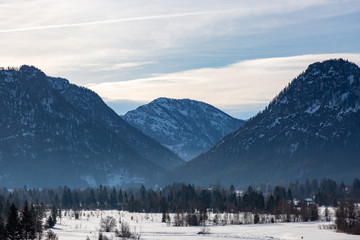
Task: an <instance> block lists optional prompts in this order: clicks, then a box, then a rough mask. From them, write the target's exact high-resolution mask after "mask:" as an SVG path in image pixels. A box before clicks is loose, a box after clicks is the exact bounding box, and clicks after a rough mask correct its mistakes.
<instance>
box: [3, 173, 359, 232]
mask: <svg viewBox="0 0 360 240" xmlns="http://www.w3.org/2000/svg"><path fill="white" fill-rule="evenodd" d="M305 198H309V199H311V200H312V202H309V201H306V200H305ZM346 202H360V181H359V179H355V180H354V181H353V183H352V184H350V185H345V184H344V183H340V184H338V183H336V182H335V181H333V180H330V179H322V180H321V181H320V182H318V181H317V180H316V179H315V180H311V181H310V180H306V181H305V182H303V183H300V182H296V183H291V184H288V186H286V187H284V186H275V187H273V186H271V185H269V184H262V185H259V186H256V187H251V186H249V187H248V188H247V189H246V190H244V191H239V190H235V187H234V186H233V185H231V186H230V187H228V188H226V187H223V186H221V185H220V184H214V185H212V186H210V187H208V188H202V187H196V186H194V185H190V184H185V183H173V184H171V185H168V186H165V187H163V188H145V186H141V187H140V188H127V189H121V188H115V187H107V186H99V187H96V188H86V189H70V188H68V187H66V186H65V187H58V188H44V189H28V188H26V187H23V188H20V189H13V190H8V189H6V188H2V189H0V218H1V219H0V220H1V221H0V222H1V223H0V228H1V229H5V232H8V231H11V229H10V225H14V224H10V223H11V222H12V221H13V220H11V219H9V216H10V215H11V214H10V212H12V214H13V217H15V213H14V212H15V210H14V209H17V211H18V212H19V215H18V217H17V219H18V222H19V224H18V225H19V226H24V224H23V223H22V224H20V222H21V221H22V219H23V217H24V216H25V215H24V216H23V211H24V210H25V206H27V207H26V209H29V211H30V213H31V214H30V215H29V216H32V217H31V218H32V219H36V218H37V217H38V216H39V215H38V214H39V211H40V208H41V210H42V214H44V211H45V210H46V209H53V210H52V212H53V214H50V216H49V217H48V218H47V219H46V222H45V223H44V225H46V226H49V227H51V226H53V225H54V224H55V223H56V218H57V217H59V213H61V209H64V210H65V209H72V210H74V211H75V213H76V212H79V211H81V210H90V209H103V210H106V209H118V210H127V211H130V212H153V213H162V214H163V221H167V218H168V217H167V216H168V214H169V213H176V216H177V217H179V218H181V216H182V215H183V214H184V213H186V216H185V217H186V218H187V222H191V224H189V225H194V224H195V225H196V224H200V223H201V222H202V221H204V219H205V220H206V218H207V216H206V214H207V212H208V210H209V209H211V211H212V212H214V213H236V212H251V213H254V214H255V215H254V223H257V222H261V218H260V216H262V215H264V214H270V215H273V216H275V219H271V220H270V221H276V218H278V217H279V218H280V216H281V219H282V220H283V221H300V220H301V221H314V220H317V219H318V218H319V216H318V209H317V206H318V205H325V206H337V205H338V204H339V203H346ZM29 203H30V204H29ZM341 206H342V205H341V204H340V207H339V209H344V211H345V212H347V213H343V215H339V216H340V218H338V219H345V220H344V221H346V224H343V225H341V224H340V225H339V230H340V229H344V230H341V231H345V230H346V229H353V227H352V226H353V225H354V224H355V225H356V221H358V219H359V215H360V214H355V217H354V214H352V215H351V214H350V215H349V214H348V212H349V210H348V208H347V207H346V205H345V207H341ZM19 209H20V210H19ZM339 211H340V210H339ZM354 211H355V210H354ZM25 212H27V211H25ZM355 212H356V211H355ZM42 216H43V217H44V215H42ZM341 216H345V217H343V218H341ZM348 219H350V220H348ZM351 219H356V221H355V220H354V221H352V220H351ZM10 220H11V221H10ZM338 222H339V223H340V221H338ZM349 222H350V223H351V224H350V223H349ZM193 223H194V224H193ZM348 223H349V224H348ZM35 225H36V224H35ZM35 225H34V226H35ZM342 226H347V227H342ZM7 228H8V229H7ZM1 229H0V231H2V232H4V230H1ZM351 231H353V230H351ZM36 234H37V235H39V234H40V232H36ZM10 239H11V238H10Z"/></svg>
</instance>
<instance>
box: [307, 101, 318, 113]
mask: <svg viewBox="0 0 360 240" xmlns="http://www.w3.org/2000/svg"><path fill="white" fill-rule="evenodd" d="M320 106H321V104H320V103H319V102H318V101H316V102H315V103H314V104H313V105H311V106H310V107H309V108H308V109H306V110H305V112H306V113H309V114H313V113H315V112H316V111H317V110H319V109H320Z"/></svg>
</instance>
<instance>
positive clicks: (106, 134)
mask: <svg viewBox="0 0 360 240" xmlns="http://www.w3.org/2000/svg"><path fill="white" fill-rule="evenodd" d="M62 81H63V80H62ZM60 82H61V81H56V79H49V78H48V77H47V76H46V75H45V74H44V73H43V72H42V71H40V70H38V69H36V68H34V67H29V66H22V67H21V68H20V69H19V70H17V69H9V70H1V71H0V116H1V117H0V127H1V131H0V164H1V168H0V185H2V186H7V187H12V186H23V185H24V184H26V185H27V186H38V187H42V186H59V185H68V186H76V187H79V186H88V185H95V184H108V185H124V184H133V183H150V184H151V183H153V182H155V183H156V181H157V180H156V178H157V177H158V176H159V175H160V173H163V172H164V171H166V170H165V169H164V168H163V167H162V166H160V162H158V163H159V164H157V163H155V162H154V161H151V160H149V159H148V158H146V157H145V155H146V154H143V153H142V154H140V153H139V152H138V151H137V150H135V149H134V148H133V146H131V145H132V144H133V143H134V142H128V141H127V138H129V137H123V136H121V135H122V134H123V135H125V134H126V133H124V132H121V131H120V130H118V131H116V130H115V129H116V127H112V126H111V124H113V125H116V122H115V120H114V119H111V120H112V121H113V122H111V121H110V120H109V121H108V122H105V121H103V119H101V118H100V117H99V118H95V117H93V116H92V115H91V114H90V113H89V112H91V111H93V114H100V113H99V112H97V111H99V109H97V108H96V107H95V105H97V104H99V105H97V106H100V105H101V102H102V101H101V100H100V99H98V102H88V103H86V101H85V100H86V98H89V99H90V98H91V97H93V95H94V93H90V92H89V91H88V90H86V89H83V88H79V89H78V90H79V92H76V91H66V90H65V89H62V88H61V84H62V83H60ZM63 82H64V81H63ZM71 87H72V88H73V89H75V88H76V87H75V86H71ZM66 93H68V94H69V96H66V97H65V95H66ZM78 94H80V95H83V96H80V95H78ZM92 94H93V95H92ZM95 98H96V97H95ZM69 99H73V101H70V100H69ZM75 102H78V104H74V103H75ZM82 105H83V107H81V106H82ZM107 111H108V110H107V109H105V110H104V109H103V112H102V114H103V115H106V113H107ZM102 117H103V116H102ZM105 118H106V116H105ZM109 118H110V117H109ZM114 118H115V117H114ZM118 122H119V123H118V125H120V122H123V121H122V120H121V119H120V120H118ZM125 125H126V123H125ZM127 126H128V125H127ZM124 128H126V127H124ZM128 128H129V129H133V128H132V127H128ZM133 131H136V130H133ZM140 135H142V134H141V133H138V135H137V136H140ZM134 138H135V139H136V135H134ZM134 141H140V138H138V139H137V140H134ZM147 141H150V140H146V141H145V142H147ZM140 145H141V144H140ZM158 145H159V144H158ZM165 150H167V149H165ZM170 155H171V154H170ZM174 159H176V157H174Z"/></svg>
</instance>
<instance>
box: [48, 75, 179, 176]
mask: <svg viewBox="0 0 360 240" xmlns="http://www.w3.org/2000/svg"><path fill="white" fill-rule="evenodd" d="M48 80H49V82H50V83H51V85H52V86H53V88H54V89H56V90H58V91H59V92H60V93H61V95H62V96H63V97H64V98H65V99H66V100H67V101H68V102H70V103H71V104H72V105H73V106H75V107H76V108H77V109H78V110H80V111H81V112H83V113H84V114H87V115H89V116H90V117H92V118H94V119H95V120H96V121H99V122H102V123H104V124H105V125H106V126H107V128H108V129H109V130H111V131H113V132H115V133H116V134H117V135H118V137H119V138H121V139H122V140H123V141H125V142H126V143H127V144H129V145H130V146H131V147H132V148H133V149H134V150H135V151H137V152H138V154H140V155H141V156H143V157H144V158H146V159H149V160H151V161H153V162H155V163H156V164H158V165H160V166H162V167H163V168H165V169H168V170H170V169H173V168H174V167H176V166H179V165H180V164H182V163H184V160H183V159H181V158H180V157H179V156H178V155H176V154H175V153H174V152H172V151H170V150H169V149H167V148H166V147H164V146H162V145H161V144H160V143H158V142H157V141H155V140H154V139H152V138H151V137H149V136H147V135H145V134H143V133H142V132H141V131H139V130H138V129H137V128H135V127H133V126H131V125H130V124H129V123H127V122H126V121H124V120H123V119H122V118H121V117H120V116H119V115H117V114H116V113H115V112H114V111H113V110H112V109H111V108H109V107H108V106H107V105H106V104H105V103H104V101H103V100H102V99H101V98H100V97H99V95H97V94H96V93H95V92H93V91H91V90H89V89H87V88H83V87H78V86H76V85H74V84H70V83H69V81H68V80H66V79H63V78H51V77H48Z"/></svg>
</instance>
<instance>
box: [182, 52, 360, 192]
mask: <svg viewBox="0 0 360 240" xmlns="http://www.w3.org/2000/svg"><path fill="white" fill-rule="evenodd" d="M359 110H360V69H359V67H358V66H357V65H355V64H353V63H350V62H347V61H344V60H342V59H339V60H329V61H325V62H322V63H314V64H312V65H310V66H309V67H308V69H307V70H306V71H305V72H304V73H302V74H301V75H299V76H298V77H297V78H296V79H294V80H293V81H292V82H291V84H289V85H288V86H287V87H286V88H285V89H284V90H283V91H282V92H281V93H280V94H279V95H278V96H276V97H275V98H274V99H273V100H272V101H271V103H270V104H269V105H268V106H267V107H266V109H265V110H264V111H262V112H261V113H259V114H258V115H256V116H255V117H253V118H252V119H250V120H249V121H247V122H246V123H245V124H244V125H243V126H242V127H241V128H240V129H239V130H237V131H235V132H233V133H231V134H230V135H228V136H226V137H225V138H223V139H222V140H221V141H219V142H218V143H217V144H216V145H215V146H214V147H213V148H211V149H210V150H209V151H208V152H206V153H205V154H202V155H200V156H199V157H197V158H196V159H194V160H192V161H190V162H188V163H186V164H185V165H184V166H181V167H179V168H178V169H176V173H178V174H179V179H182V180H186V181H189V182H192V183H198V184H207V183H213V182H215V181H221V182H222V183H225V184H226V183H228V184H230V183H233V184H236V185H242V186H245V185H248V184H253V183H255V184H256V183H261V182H267V181H268V182H272V183H279V182H289V181H294V180H296V179H305V178H322V177H327V178H333V179H337V180H348V181H351V180H352V179H353V178H355V177H358V176H359V175H360V111H359Z"/></svg>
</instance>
